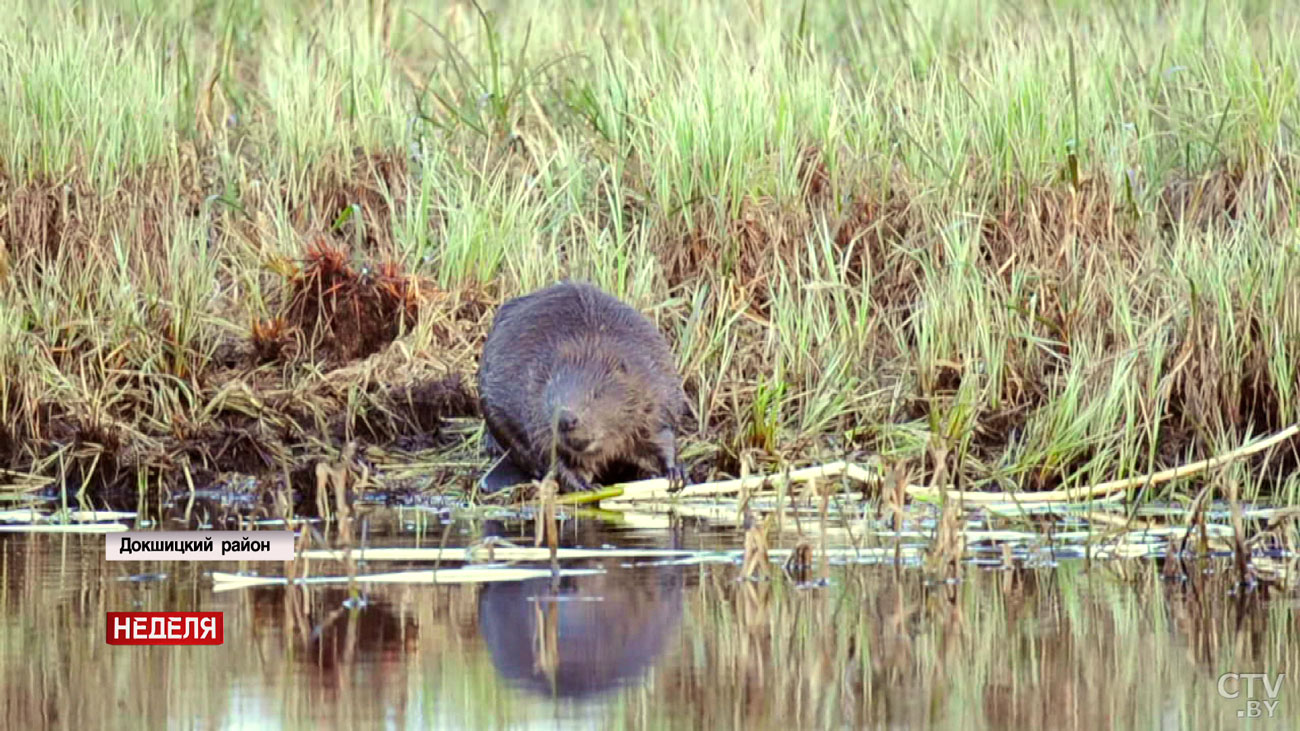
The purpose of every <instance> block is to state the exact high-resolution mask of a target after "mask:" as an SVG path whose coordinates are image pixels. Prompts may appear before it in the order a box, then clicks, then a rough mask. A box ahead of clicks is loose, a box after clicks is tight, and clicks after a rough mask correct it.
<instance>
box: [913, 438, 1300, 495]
mask: <svg viewBox="0 0 1300 731" xmlns="http://www.w3.org/2000/svg"><path fill="white" fill-rule="evenodd" d="M1296 434H1300V424H1292V425H1291V426H1289V427H1287V428H1285V429H1283V430H1282V431H1280V432H1278V433H1276V434H1274V435H1273V436H1271V437H1268V438H1267V439H1262V440H1260V441H1258V442H1255V443H1254V444H1246V445H1243V446H1241V447H1238V448H1237V449H1234V450H1232V451H1231V452H1228V453H1227V454H1224V455H1220V456H1218V457H1207V458H1206V459H1203V460H1201V461H1199V462H1193V463H1191V464H1186V465H1182V466H1181V467H1170V468H1169V469H1167V470H1161V471H1159V472H1156V473H1153V474H1149V475H1140V476H1138V477H1129V478H1126V479H1123V480H1111V481H1109V482H1103V483H1100V484H1098V485H1093V486H1092V487H1081V488H1066V489H1064V490H1052V491H1051V492H1038V493H1029V494H1028V495H1025V494H1023V493H1009V492H961V491H957V490H948V496H949V497H952V498H956V497H958V496H961V497H962V498H963V499H964V500H966V501H968V502H981V503H991V502H1011V501H1015V502H1021V503H1045V502H1069V501H1071V500H1083V499H1090V498H1096V497H1100V496H1108V495H1110V494H1111V493H1116V492H1119V491H1121V490H1127V489H1128V488H1130V487H1137V486H1139V485H1156V484H1159V483H1161V482H1168V481H1170V480H1173V479H1176V478H1179V477H1188V476H1190V475H1194V474H1197V473H1199V472H1204V471H1205V470H1206V469H1209V468H1210V467H1217V466H1219V465H1224V464H1227V463H1228V462H1232V461H1234V460H1238V459H1241V458H1242V457H1248V456H1250V455H1252V454H1255V453H1256V452H1262V451H1264V450H1265V449H1268V448H1269V447H1271V446H1273V445H1275V444H1277V443H1278V442H1282V441H1285V440H1287V439H1290V438H1291V437H1293V436H1295V435H1296ZM908 492H909V493H911V494H912V496H913V497H918V498H926V497H931V498H932V497H938V491H937V490H932V489H931V488H925V487H915V488H914V487H911V486H909V487H908Z"/></svg>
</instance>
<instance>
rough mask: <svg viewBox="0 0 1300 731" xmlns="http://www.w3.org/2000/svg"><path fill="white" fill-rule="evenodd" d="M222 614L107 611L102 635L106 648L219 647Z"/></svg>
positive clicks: (221, 634)
mask: <svg viewBox="0 0 1300 731" xmlns="http://www.w3.org/2000/svg"><path fill="white" fill-rule="evenodd" d="M222 616H223V613H222V612H109V613H108V621H107V622H106V623H105V627H104V635H105V639H106V640H107V641H108V644H110V645H220V644H222V643H223V642H224V641H225V635H226V632H225V626H224V623H223V622H222Z"/></svg>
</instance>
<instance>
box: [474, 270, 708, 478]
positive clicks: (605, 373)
mask: <svg viewBox="0 0 1300 731" xmlns="http://www.w3.org/2000/svg"><path fill="white" fill-rule="evenodd" d="M478 378H479V405H480V408H481V410H482V413H483V419H484V421H485V423H486V425H487V430H488V435H489V437H490V438H491V439H490V442H495V444H492V445H491V447H492V448H493V449H497V450H499V449H504V450H507V451H508V459H509V461H510V462H511V463H513V465H514V466H515V467H517V468H518V470H519V472H522V473H523V474H524V475H525V476H527V477H530V478H532V479H539V478H541V477H543V476H545V474H546V473H547V472H549V471H550V469H551V467H552V454H554V455H555V457H556V458H557V459H556V464H555V465H554V466H555V469H556V475H557V477H558V478H559V480H560V485H561V489H562V490H564V491H566V492H569V491H575V490H590V489H592V488H593V484H592V483H594V482H606V481H609V480H621V479H628V478H630V477H632V476H635V475H644V474H647V473H648V474H651V475H665V476H668V477H670V478H672V479H674V480H675V481H678V482H684V477H685V472H684V470H683V469H682V466H681V464H680V463H679V462H678V461H677V457H676V444H675V442H676V435H677V429H678V427H679V425H680V422H681V417H682V413H683V410H684V408H685V404H686V399H685V395H684V394H683V392H682V386H681V378H680V377H679V376H678V373H677V368H676V365H675V363H674V359H673V355H672V352H671V350H670V349H669V347H668V343H667V341H666V340H664V338H663V335H662V334H661V333H660V332H659V331H658V329H656V328H655V326H654V324H653V323H651V322H650V321H649V320H648V319H647V318H646V317H645V316H643V315H642V314H641V313H639V312H637V311H636V310H635V309H633V308H631V307H630V306H628V305H626V304H624V303H623V302H620V301H619V300H618V299H616V298H614V297H612V296H610V295H609V294H606V293H605V292H603V291H601V290H600V289H597V288H596V287H594V286H592V285H590V284H585V283H576V282H561V283H559V284H554V285H552V286H550V287H546V288H544V289H541V290H538V291H536V292H533V293H531V294H527V295H524V296H522V297H518V298H515V299H513V300H511V301H509V302H506V303H505V304H503V305H502V306H501V307H500V308H499V309H498V310H497V314H496V317H495V319H494V320H493V323H492V329H491V331H490V332H489V333H488V338H487V342H486V343H485V344H484V346H483V357H482V359H481V361H480V363H479V373H478ZM500 486H501V485H494V486H491V487H500Z"/></svg>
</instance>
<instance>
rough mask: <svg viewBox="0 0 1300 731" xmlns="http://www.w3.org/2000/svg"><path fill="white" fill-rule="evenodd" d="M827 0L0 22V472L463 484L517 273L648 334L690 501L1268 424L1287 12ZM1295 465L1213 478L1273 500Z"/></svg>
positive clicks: (35, 15)
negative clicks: (491, 326)
mask: <svg viewBox="0 0 1300 731" xmlns="http://www.w3.org/2000/svg"><path fill="white" fill-rule="evenodd" d="M832 6H834V4H823V3H809V4H808V5H807V7H801V5H800V4H799V3H775V2H740V1H739V0H709V2H680V3H672V4H646V5H644V6H639V5H638V4H635V3H616V2H595V1H593V2H585V3H570V4H566V5H565V10H564V11H562V12H561V11H557V10H556V9H555V7H554V6H553V5H552V4H550V3H542V2H526V1H525V2H512V3H486V4H485V5H484V6H483V10H485V11H486V14H480V13H479V12H478V10H476V8H475V6H474V5H472V4H466V3H450V4H437V5H430V4H426V3H414V2H400V0H398V1H394V2H382V1H375V2H370V3H320V2H316V3H312V2H288V1H287V0H272V2H268V3H253V2H243V1H240V0H228V1H227V0H223V1H219V2H178V3H161V2H155V1H154V0H118V1H116V2H87V3H82V4H79V5H77V6H76V7H75V8H69V7H56V6H51V5H48V4H45V3H38V2H20V3H19V7H18V9H17V11H16V14H15V15H16V18H15V20H14V21H13V22H11V23H8V24H5V25H4V26H3V27H0V57H2V58H3V59H4V62H3V63H0V98H3V99H5V100H7V101H6V104H5V105H4V106H3V108H0V468H7V469H8V470H9V472H8V473H6V474H8V475H9V476H8V477H4V478H0V483H9V484H8V487H5V488H0V489H3V490H7V491H9V492H15V491H23V490H29V489H33V488H36V487H40V486H42V485H45V484H48V481H49V480H54V481H55V482H56V484H58V483H60V482H61V483H63V484H68V485H69V486H70V488H72V489H73V490H76V489H80V488H85V490H86V492H87V494H90V493H93V492H95V491H103V490H104V489H106V488H113V487H121V488H126V489H128V490H131V489H136V488H137V487H139V486H150V485H156V484H159V483H164V484H166V483H170V484H173V485H177V486H185V485H186V484H187V483H192V482H194V481H195V480H202V479H205V478H204V476H203V473H217V472H222V471H227V470H235V471H241V472H260V473H266V474H270V475H290V476H292V474H293V473H294V471H295V470H301V468H302V467H304V466H306V465H308V464H310V461H311V460H314V459H317V458H320V457H327V456H331V455H334V454H336V453H337V451H338V450H339V448H340V445H341V444H342V443H343V442H344V441H346V440H348V439H352V438H356V439H359V440H361V441H362V442H363V443H364V444H366V445H369V446H370V447H371V450H370V456H371V459H372V461H376V462H379V463H382V464H394V465H395V464H400V463H406V464H408V465H409V464H411V463H415V464H418V465H420V466H421V467H420V469H421V470H422V471H425V472H428V471H432V473H433V474H434V475H435V477H436V479H435V482H436V483H437V484H445V483H444V478H451V477H454V476H465V475H472V474H473V470H474V469H475V468H474V465H475V462H476V460H479V459H480V456H479V454H478V451H477V440H476V436H477V432H476V429H477V427H476V426H475V422H473V421H472V420H467V421H465V422H455V424H456V425H457V426H456V428H452V424H453V423H452V422H448V421H447V419H449V418H453V417H466V418H467V419H468V417H472V416H473V401H472V395H473V394H472V374H473V370H474V368H475V365H476V357H477V353H478V348H479V345H480V343H481V342H482V337H483V336H484V334H485V330H486V327H487V325H488V323H489V321H490V317H491V313H492V309H493V307H494V306H495V304H497V303H499V302H500V301H502V300H503V299H505V298H507V297H510V296H513V295H515V294H519V293H521V292H523V291H526V290H528V289H530V288H533V287H536V286H539V285H542V284H544V283H547V282H549V281H551V280H553V279H555V278H557V277H561V276H576V277H582V278H586V279H590V280H593V281H595V282H597V283H599V284H601V285H602V286H605V287H606V288H608V289H610V290H611V291H613V292H615V293H617V294H618V295H620V296H622V297H624V298H626V299H628V300H629V301H631V302H633V303H634V304H636V305H637V306H639V307H640V308H642V309H643V310H644V311H646V312H647V313H649V314H652V315H653V316H654V317H655V319H656V320H657V321H658V322H659V323H660V325H661V326H662V327H663V329H664V330H665V332H666V333H668V335H669V337H670V339H671V342H672V343H673V344H674V346H675V348H676V351H677V353H678V356H679V359H680V363H681V366H682V369H683V372H684V374H685V377H686V383H687V390H688V395H689V397H690V401H691V405H692V407H693V411H694V415H695V418H696V421H695V424H694V425H693V426H692V428H691V429H690V430H689V433H688V434H687V435H686V437H685V444H686V450H685V456H686V458H687V459H688V460H689V461H690V462H691V464H692V465H693V466H694V477H695V478H696V479H703V478H706V477H708V476H710V475H712V474H722V473H730V474H735V473H737V472H739V471H740V470H741V468H742V466H743V465H749V466H750V467H751V468H754V469H770V468H772V467H773V466H775V465H778V464H782V463H796V464H797V463H801V462H808V461H817V460H822V459H832V458H842V457H848V458H859V457H861V456H863V455H866V454H881V455H884V456H885V457H886V458H888V459H890V460H895V459H906V460H908V463H909V464H910V465H911V469H912V470H913V479H915V480H917V481H921V480H928V479H930V478H931V477H932V476H933V475H935V474H936V472H941V474H940V478H941V479H944V480H950V479H953V478H954V477H956V478H958V479H961V480H963V481H964V483H965V484H966V485H968V486H972V487H977V488H979V487H997V488H1002V489H1007V488H1010V487H1023V488H1025V489H1043V488H1051V487H1057V486H1061V485H1076V484H1082V483H1088V482H1095V481H1100V480H1104V479H1110V478H1114V477H1124V476H1129V475H1133V474H1140V473H1144V472H1148V471H1153V470H1156V469H1160V468H1162V467H1167V466H1170V465H1173V464H1178V463H1181V462H1184V461H1189V460H1194V459H1199V458H1202V457H1205V456H1207V455H1212V454H1216V453H1220V452H1224V451H1227V450H1229V449H1231V448H1233V447H1235V446H1238V445H1239V444H1241V443H1242V442H1243V441H1245V440H1247V439H1249V438H1251V437H1253V436H1257V435H1260V434H1263V433H1265V432H1270V431H1276V430H1278V429H1281V428H1283V427H1285V426H1287V425H1289V424H1291V423H1293V422H1294V421H1296V420H1297V403H1298V401H1297V388H1298V387H1300V376H1298V374H1297V369H1298V368H1300V286H1297V285H1296V283H1295V282H1296V281H1297V275H1300V250H1298V248H1297V247H1298V246H1300V239H1298V237H1297V234H1296V231H1297V212H1298V210H1300V209H1298V207H1297V205H1296V200H1297V196H1296V192H1295V189H1294V186H1295V183H1294V177H1293V175H1292V171H1293V170H1294V169H1295V168H1296V163H1297V153H1298V152H1300V143H1298V141H1297V138H1296V134H1297V126H1298V125H1300V114H1298V111H1300V101H1298V100H1300V93H1298V88H1300V87H1298V84H1300V51H1298V50H1297V48H1298V47H1300V45H1298V44H1297V43H1296V40H1297V37H1296V36H1297V27H1298V25H1300V10H1297V9H1296V8H1295V7H1294V6H1293V5H1292V4H1291V3H1287V2H1284V1H1283V0H1271V1H1270V0H1250V1H1246V0H1241V1H1239V2H1217V1H1216V2H1210V3H1204V2H1201V1H1200V0H1186V1H1183V2H1165V1H1159V2H1156V1H1151V0H1143V1H1142V2H1136V3H1126V4H1125V3H1121V4H1108V3H1081V2H1074V1H1072V0H1055V1H1053V2H1048V3H1035V4H1022V3H1015V2H1010V1H1009V0H1008V1H1003V2H983V3H959V2H947V1H945V0H922V1H921V2H914V3H892V2H891V3H880V4H877V6H876V7H869V8H862V9H857V10H848V9H843V8H839V7H832ZM1298 449H1300V444H1297V442H1296V440H1292V441H1291V442H1290V443H1288V444H1287V445H1285V446H1284V447H1283V448H1281V449H1279V450H1274V451H1270V452H1268V453H1265V454H1263V455H1260V456H1258V457H1257V458H1254V459H1252V460H1250V461H1245V462H1242V463H1240V464H1236V465H1233V466H1232V467H1230V468H1228V469H1225V470H1224V471H1222V472H1221V473H1216V474H1214V475H1212V476H1213V477H1214V478H1216V479H1217V478H1220V477H1225V478H1227V479H1229V480H1237V481H1240V482H1241V484H1242V485H1243V496H1244V497H1246V498H1251V497H1254V496H1255V495H1257V494H1259V493H1261V492H1267V493H1271V494H1273V495H1275V496H1278V497H1280V499H1282V500H1285V501H1288V502H1294V501H1296V500H1297V499H1300V478H1297V477H1296V475H1295V472H1296V466H1297V454H1298V451H1297V450H1298ZM446 484H454V483H446ZM1199 487H1200V485H1198V484H1193V483H1189V482H1185V481H1184V482H1174V483H1170V484H1169V485H1167V486H1165V487H1162V488H1161V490H1160V492H1161V494H1167V493H1168V492H1170V491H1172V492H1174V493H1178V494H1194V493H1195V491H1196V490H1198V489H1199Z"/></svg>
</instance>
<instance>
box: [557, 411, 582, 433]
mask: <svg viewBox="0 0 1300 731" xmlns="http://www.w3.org/2000/svg"><path fill="white" fill-rule="evenodd" d="M556 428H558V429H559V430H560V433H561V434H568V433H569V432H571V431H573V430H574V429H577V428H578V415H577V414H575V413H573V412H572V411H569V410H568V409H565V410H564V411H561V412H560V418H559V420H558V421H557V422H556Z"/></svg>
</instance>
